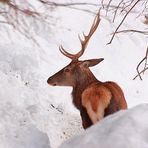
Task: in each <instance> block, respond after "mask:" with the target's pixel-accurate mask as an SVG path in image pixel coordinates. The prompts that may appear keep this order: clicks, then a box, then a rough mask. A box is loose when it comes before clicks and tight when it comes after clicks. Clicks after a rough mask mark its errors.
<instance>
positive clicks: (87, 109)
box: [47, 13, 127, 129]
mask: <svg viewBox="0 0 148 148" xmlns="http://www.w3.org/2000/svg"><path fill="white" fill-rule="evenodd" d="M99 23H100V15H99V13H98V14H97V15H96V17H95V19H94V22H93V24H92V26H91V29H90V31H89V33H88V35H84V40H82V39H81V38H80V36H79V39H80V42H81V46H82V47H81V50H80V51H79V52H78V53H77V54H71V53H68V52H67V51H66V50H65V49H64V48H63V47H62V46H60V47H59V50H60V52H61V53H62V54H63V55H64V56H66V57H68V58H70V59H71V60H72V61H71V62H70V64H68V65H67V66H66V67H64V68H63V69H61V70H60V71H59V72H57V73H56V74H54V75H53V76H51V77H49V78H48V80H47V83H48V84H49V85H51V86H72V87H73V91H72V97H73V104H74V105H75V107H76V108H77V109H79V110H80V114H81V118H82V125H83V128H84V129H86V128H88V127H90V126H91V125H93V124H95V123H96V122H97V121H99V120H101V119H102V118H103V117H106V116H107V115H110V114H112V113H114V112H116V111H119V110H121V109H127V103H126V100H125V98H124V94H123V92H122V90H121V88H120V87H119V86H118V85H117V84H116V83H115V82H111V81H107V82H101V81H99V80H97V79H96V77H95V76H94V75H93V73H92V72H91V71H90V69H89V67H92V66H95V65H97V64H99V63H100V62H101V61H103V60H104V59H103V58H99V59H89V60H84V61H80V60H79V58H80V57H81V56H82V55H83V53H84V51H85V49H86V47H87V44H88V42H89V40H90V38H91V36H92V35H93V33H94V32H95V30H96V28H97V27H98V25H99Z"/></svg>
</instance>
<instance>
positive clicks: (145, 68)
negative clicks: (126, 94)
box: [133, 47, 148, 80]
mask: <svg viewBox="0 0 148 148" xmlns="http://www.w3.org/2000/svg"><path fill="white" fill-rule="evenodd" d="M147 59H148V47H147V50H146V54H145V57H144V58H143V59H142V60H141V61H140V62H139V64H138V65H137V67H136V70H137V73H138V74H137V75H136V76H135V77H134V78H133V80H135V79H136V78H137V77H139V78H140V80H142V77H141V74H142V73H143V74H144V72H145V71H146V70H147V69H148V67H147ZM143 62H145V64H144V68H143V69H142V70H141V71H139V68H140V66H141V65H142V63H143Z"/></svg>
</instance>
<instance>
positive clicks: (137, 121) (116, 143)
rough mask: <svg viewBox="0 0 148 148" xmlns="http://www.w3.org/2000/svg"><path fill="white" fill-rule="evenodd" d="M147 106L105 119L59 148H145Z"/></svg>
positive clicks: (147, 134) (146, 139) (147, 119)
mask: <svg viewBox="0 0 148 148" xmlns="http://www.w3.org/2000/svg"><path fill="white" fill-rule="evenodd" d="M147 114H148V105H146V104H145V105H139V106H136V107H134V108H132V109H129V110H127V111H120V112H118V113H116V114H114V115H111V116H109V117H107V118H106V119H105V120H102V121H100V122H99V123H97V124H96V125H94V126H92V127H91V128H89V129H88V130H87V131H86V132H84V133H83V134H81V135H79V136H76V137H74V138H72V139H70V140H68V141H66V142H65V143H63V144H62V145H61V146H60V148H82V147H84V148H132V147H134V148H147V147H148V126H147V125H148V118H147Z"/></svg>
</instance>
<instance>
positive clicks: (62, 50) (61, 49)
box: [59, 45, 75, 60]
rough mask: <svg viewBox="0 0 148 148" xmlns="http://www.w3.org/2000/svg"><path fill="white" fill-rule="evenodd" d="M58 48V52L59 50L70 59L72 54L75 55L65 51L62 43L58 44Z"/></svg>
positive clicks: (72, 57) (72, 56)
mask: <svg viewBox="0 0 148 148" xmlns="http://www.w3.org/2000/svg"><path fill="white" fill-rule="evenodd" d="M59 50H60V52H61V53H62V54H63V55H65V56H66V57H68V58H70V59H72V60H73V59H74V56H75V55H73V54H71V53H69V52H67V51H66V50H65V49H64V48H63V46H62V45H61V46H59Z"/></svg>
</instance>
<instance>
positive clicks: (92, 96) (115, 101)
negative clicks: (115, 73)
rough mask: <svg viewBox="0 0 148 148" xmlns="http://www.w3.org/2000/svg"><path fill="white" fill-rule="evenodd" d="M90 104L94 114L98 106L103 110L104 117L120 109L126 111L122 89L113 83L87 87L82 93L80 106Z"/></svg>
mask: <svg viewBox="0 0 148 148" xmlns="http://www.w3.org/2000/svg"><path fill="white" fill-rule="evenodd" d="M89 103H90V104H91V106H92V109H93V110H94V111H95V112H96V110H97V109H98V105H99V104H102V105H103V106H102V105H101V106H100V107H102V108H104V115H103V116H107V115H109V114H112V113H114V112H116V111H119V110H121V109H127V103H126V101H125V98H124V94H123V91H122V89H121V88H120V87H119V86H118V84H116V83H115V82H111V81H108V82H104V83H103V82H99V81H98V82H95V83H93V84H91V85H90V86H88V87H87V88H86V89H85V90H84V92H83V93H82V105H83V106H87V104H89Z"/></svg>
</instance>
